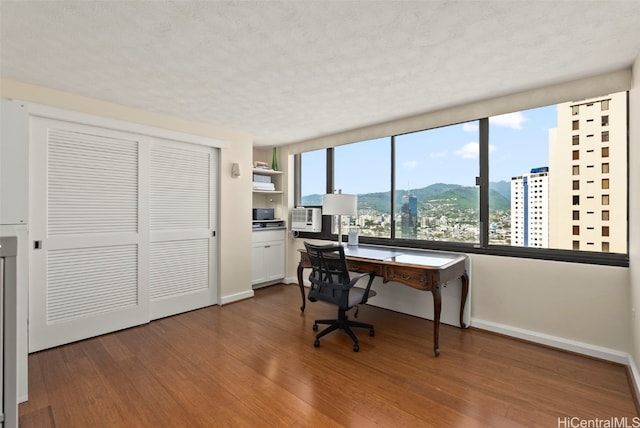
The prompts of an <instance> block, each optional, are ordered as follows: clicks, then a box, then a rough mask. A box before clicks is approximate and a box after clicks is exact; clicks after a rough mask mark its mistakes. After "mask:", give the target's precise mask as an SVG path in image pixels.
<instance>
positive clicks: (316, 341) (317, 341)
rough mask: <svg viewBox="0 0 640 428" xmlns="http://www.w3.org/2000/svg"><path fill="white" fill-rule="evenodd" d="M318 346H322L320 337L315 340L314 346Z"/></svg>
mask: <svg viewBox="0 0 640 428" xmlns="http://www.w3.org/2000/svg"><path fill="white" fill-rule="evenodd" d="M318 346H320V341H319V340H318V339H316V340H315V341H314V342H313V347H314V348H317V347H318Z"/></svg>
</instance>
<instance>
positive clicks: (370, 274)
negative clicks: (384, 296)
mask: <svg viewBox="0 0 640 428" xmlns="http://www.w3.org/2000/svg"><path fill="white" fill-rule="evenodd" d="M367 276H368V277H369V281H367V286H366V288H365V290H366V292H365V293H364V298H363V299H362V303H367V300H369V290H370V289H371V284H372V283H373V279H374V278H375V277H376V274H375V272H365V273H362V274H360V275H357V276H354V277H353V278H351V281H349V287H353V286H354V285H356V283H357V282H358V281H360V280H361V279H363V278H364V277H367Z"/></svg>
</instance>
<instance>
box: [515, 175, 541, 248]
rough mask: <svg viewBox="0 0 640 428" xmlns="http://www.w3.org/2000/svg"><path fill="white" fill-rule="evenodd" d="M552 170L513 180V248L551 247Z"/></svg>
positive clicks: (521, 176) (520, 176)
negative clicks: (550, 206) (550, 203)
mask: <svg viewBox="0 0 640 428" xmlns="http://www.w3.org/2000/svg"><path fill="white" fill-rule="evenodd" d="M548 238H549V168H548V167H541V168H534V169H532V170H531V172H530V173H529V174H523V175H519V176H517V177H512V178H511V245H513V246H517V247H538V248H548V246H549V239H548Z"/></svg>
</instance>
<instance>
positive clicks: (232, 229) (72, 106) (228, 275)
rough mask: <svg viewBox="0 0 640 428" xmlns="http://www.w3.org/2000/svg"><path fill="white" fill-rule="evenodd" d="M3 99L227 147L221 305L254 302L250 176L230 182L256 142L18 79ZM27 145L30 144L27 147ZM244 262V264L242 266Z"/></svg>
mask: <svg viewBox="0 0 640 428" xmlns="http://www.w3.org/2000/svg"><path fill="white" fill-rule="evenodd" d="M0 88H1V89H0V90H1V92H0V96H1V97H2V98H7V99H16V100H21V101H25V102H32V103H37V104H41V105H46V106H51V107H56V108H60V109H65V110H71V111H76V112H81V113H85V114H90V115H94V116H100V117H105V118H110V119H116V120H121V121H126V122H132V123H137V124H141V125H145V126H151V127H156V128H163V129H167V130H171V131H177V132H182V133H187V134H193V135H198V136H203V137H208V138H212V139H216V140H222V141H225V142H228V144H227V147H226V148H223V149H221V151H220V167H221V176H220V189H219V197H220V216H219V221H220V229H219V231H218V236H219V240H220V247H219V248H220V251H219V255H220V272H219V275H220V276H219V288H220V293H221V296H220V297H221V299H220V302H221V303H226V302H229V301H233V300H237V299H240V298H245V297H251V296H252V295H253V291H252V289H251V270H250V269H247V266H250V265H251V260H250V257H251V227H250V224H251V175H250V174H243V175H242V176H241V177H239V178H232V177H231V165H232V164H233V163H234V162H238V163H240V164H241V165H247V166H249V165H251V160H252V159H251V158H252V143H253V141H252V137H251V136H249V135H247V134H244V133H240V132H235V131H231V130H227V129H222V128H218V127H214V126H211V125H208V124H203V123H196V122H190V121H187V120H183V119H179V118H175V117H171V116H166V115H162V114H157V113H150V112H145V111H142V110H137V109H133V108H129V107H125V106H121V105H117V104H112V103H107V102H104V101H100V100H95V99H90V98H86V97H81V96H78V95H75V94H70V93H65V92H61V91H57V90H53V89H50V88H45V87H41V86H36V85H30V84H26V83H23V82H18V81H15V80H9V79H2V80H1V81H0ZM25 143H26V142H25ZM239 260H242V262H238V261H239Z"/></svg>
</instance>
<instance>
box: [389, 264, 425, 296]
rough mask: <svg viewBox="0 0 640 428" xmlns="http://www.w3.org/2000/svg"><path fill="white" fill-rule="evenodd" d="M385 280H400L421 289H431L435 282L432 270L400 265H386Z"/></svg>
mask: <svg viewBox="0 0 640 428" xmlns="http://www.w3.org/2000/svg"><path fill="white" fill-rule="evenodd" d="M384 280H385V282H387V281H395V282H400V283H402V284H406V285H408V286H410V287H413V288H417V289H419V290H431V289H432V288H433V282H434V281H433V274H432V273H430V272H426V271H424V270H422V269H412V268H405V267H398V266H385V275H384Z"/></svg>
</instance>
